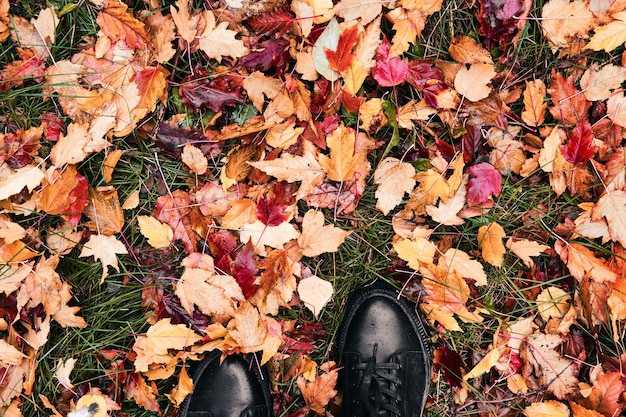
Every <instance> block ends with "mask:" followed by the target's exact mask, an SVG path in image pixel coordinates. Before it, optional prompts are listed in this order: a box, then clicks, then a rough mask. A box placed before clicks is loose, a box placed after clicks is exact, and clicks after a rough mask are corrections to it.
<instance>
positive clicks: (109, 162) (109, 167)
mask: <svg viewBox="0 0 626 417" xmlns="http://www.w3.org/2000/svg"><path fill="white" fill-rule="evenodd" d="M122 155H124V151H123V150H121V149H115V150H113V151H111V152H109V154H108V155H107V157H106V158H105V160H104V162H103V163H102V176H103V177H104V182H106V183H109V182H111V180H112V179H113V170H115V167H116V166H117V163H118V162H119V160H120V158H121V157H122Z"/></svg>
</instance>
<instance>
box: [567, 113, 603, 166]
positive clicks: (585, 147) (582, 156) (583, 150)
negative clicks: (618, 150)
mask: <svg viewBox="0 0 626 417" xmlns="http://www.w3.org/2000/svg"><path fill="white" fill-rule="evenodd" d="M567 136H568V138H569V141H568V142H567V144H566V145H561V153H562V154H563V157H564V158H565V160H566V161H567V162H571V163H572V164H585V163H587V162H588V161H589V160H590V159H591V158H593V156H594V155H595V154H596V150H597V148H596V147H595V146H592V145H591V143H592V141H593V130H592V129H591V125H590V124H589V122H588V121H587V120H583V121H582V122H579V123H577V124H576V127H574V129H572V130H570V131H569V134H568V135H567Z"/></svg>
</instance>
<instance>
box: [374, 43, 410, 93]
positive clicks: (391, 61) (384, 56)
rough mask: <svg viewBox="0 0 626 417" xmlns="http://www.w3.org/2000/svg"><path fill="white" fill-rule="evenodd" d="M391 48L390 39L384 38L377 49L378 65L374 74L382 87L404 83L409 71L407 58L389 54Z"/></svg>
mask: <svg viewBox="0 0 626 417" xmlns="http://www.w3.org/2000/svg"><path fill="white" fill-rule="evenodd" d="M390 49H391V44H390V43H389V41H387V39H383V41H382V43H381V44H380V46H379V47H378V49H377V50H376V67H374V71H373V73H372V75H373V76H374V79H375V80H376V81H378V84H379V85H380V86H381V87H393V86H394V85H398V84H401V83H403V82H404V81H405V80H406V76H407V74H408V72H409V64H408V63H407V62H406V61H405V60H403V59H400V58H398V57H397V56H394V57H390V56H389V52H390Z"/></svg>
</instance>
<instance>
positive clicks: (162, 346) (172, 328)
mask: <svg viewBox="0 0 626 417" xmlns="http://www.w3.org/2000/svg"><path fill="white" fill-rule="evenodd" d="M199 340H202V337H201V336H199V335H197V334H195V333H194V331H193V330H191V329H189V328H188V327H187V326H186V325H184V324H172V323H171V319H169V318H165V319H161V320H159V321H157V322H156V323H155V324H153V325H152V326H150V328H149V329H148V331H147V332H146V349H148V350H149V351H150V352H152V353H154V354H157V355H166V354H167V353H168V350H169V349H175V350H182V349H184V348H186V347H188V346H191V345H193V344H195V343H196V342H198V341H199Z"/></svg>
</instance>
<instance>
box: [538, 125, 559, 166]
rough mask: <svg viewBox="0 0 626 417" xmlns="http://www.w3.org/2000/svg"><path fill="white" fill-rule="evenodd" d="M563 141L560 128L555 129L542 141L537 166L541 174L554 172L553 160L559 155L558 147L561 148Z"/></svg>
mask: <svg viewBox="0 0 626 417" xmlns="http://www.w3.org/2000/svg"><path fill="white" fill-rule="evenodd" d="M564 139H565V131H564V130H563V129H562V128H560V127H555V128H554V129H552V131H551V132H550V134H549V135H548V137H547V138H546V139H545V140H544V141H543V148H541V151H540V152H539V166H540V167H541V169H542V170H543V172H552V171H553V170H554V159H555V158H556V154H557V153H559V154H560V153H561V151H560V150H559V146H561V144H562V143H563V140H564Z"/></svg>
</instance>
